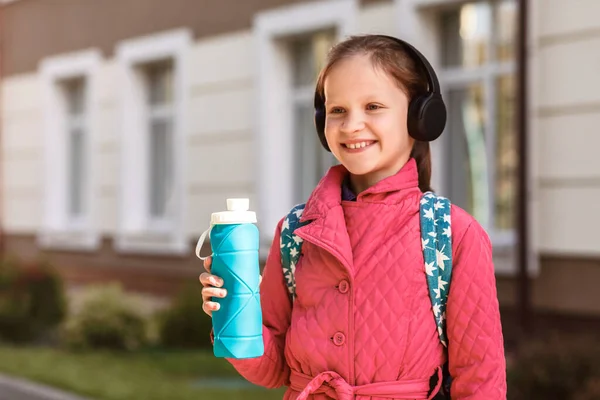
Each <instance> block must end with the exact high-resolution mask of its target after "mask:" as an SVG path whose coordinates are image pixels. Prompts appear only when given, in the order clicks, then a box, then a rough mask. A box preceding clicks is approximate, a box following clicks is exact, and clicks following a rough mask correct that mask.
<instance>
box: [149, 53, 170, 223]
mask: <svg viewBox="0 0 600 400" xmlns="http://www.w3.org/2000/svg"><path fill="white" fill-rule="evenodd" d="M143 70H144V77H145V88H146V91H147V95H146V99H147V103H146V107H147V108H146V115H147V117H148V127H149V129H148V135H149V138H148V144H149V149H148V153H149V155H150V157H149V159H148V165H147V168H148V175H149V188H148V189H149V190H148V202H149V204H150V218H151V220H152V221H153V222H155V223H157V224H160V223H161V221H162V222H163V223H164V222H165V221H168V220H169V215H170V214H171V212H170V210H169V197H170V194H171V191H172V189H173V188H172V183H173V168H172V165H173V146H172V143H173V66H172V61H171V60H168V61H163V62H159V63H155V64H150V65H147V66H144V67H143Z"/></svg>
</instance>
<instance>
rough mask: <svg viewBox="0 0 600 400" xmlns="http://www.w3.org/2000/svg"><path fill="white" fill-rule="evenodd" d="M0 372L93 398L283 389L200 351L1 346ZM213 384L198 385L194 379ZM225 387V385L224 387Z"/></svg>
mask: <svg viewBox="0 0 600 400" xmlns="http://www.w3.org/2000/svg"><path fill="white" fill-rule="evenodd" d="M0 372H2V373H5V374H7V375H13V376H19V377H22V378H26V379H29V380H32V381H35V382H39V383H44V384H47V385H50V386H54V387H56V388H61V389H63V390H67V391H71V392H73V393H76V394H79V395H82V396H88V397H90V398H92V399H95V400H131V399H144V400H165V399H169V400H199V399H207V400H208V399H219V400H242V399H243V400H253V399H257V400H258V399H260V400H275V399H278V400H279V399H281V398H282V397H283V389H277V390H266V389H262V388H258V387H255V386H251V385H249V384H247V383H245V382H244V381H243V380H242V378H240V377H239V375H238V373H237V372H236V371H235V370H234V369H233V367H232V366H231V365H230V364H229V363H228V362H227V361H225V360H222V359H217V358H215V357H214V356H213V355H212V353H209V352H206V351H204V352H202V351H179V352H175V351H164V350H152V351H150V350H148V351H143V352H136V353H126V354H122V353H112V352H102V351H87V352H68V351H64V350H59V349H51V348H33V347H15V346H8V345H1V346H0ZM200 382H204V383H207V382H208V383H215V384H216V387H215V386H213V385H210V386H203V387H199V386H198V385H199V383H200ZM223 386H228V387H223Z"/></svg>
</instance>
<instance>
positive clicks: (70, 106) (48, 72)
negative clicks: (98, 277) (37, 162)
mask: <svg viewBox="0 0 600 400" xmlns="http://www.w3.org/2000/svg"><path fill="white" fill-rule="evenodd" d="M99 63H100V55H99V52H97V51H93V50H90V51H84V52H78V53H73V54H69V55H64V56H56V57H52V58H48V59H45V60H43V62H42V64H41V73H40V75H41V82H42V86H43V94H44V96H43V107H44V162H45V164H44V174H45V176H44V183H45V187H44V197H43V206H44V220H43V224H42V225H43V227H42V230H41V232H40V242H41V245H42V246H46V247H53V248H61V249H73V250H83V249H85V250H93V249H95V248H96V246H97V245H98V238H99V236H98V233H97V230H96V226H95V223H94V222H95V221H94V215H95V214H94V213H95V209H94V204H95V202H94V196H93V195H92V193H93V188H94V182H95V179H94V173H93V172H94V171H93V170H92V166H93V165H94V163H93V152H92V151H91V148H90V146H91V144H92V143H93V137H94V129H95V126H96V124H95V123H94V121H95V116H96V108H97V106H96V104H97V101H96V92H97V89H96V79H97V76H96V75H97V73H96V71H97V68H98V65H99Z"/></svg>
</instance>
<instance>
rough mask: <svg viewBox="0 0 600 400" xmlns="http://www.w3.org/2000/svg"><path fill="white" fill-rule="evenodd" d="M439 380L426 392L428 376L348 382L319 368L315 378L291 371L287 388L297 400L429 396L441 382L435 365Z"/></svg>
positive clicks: (433, 394) (436, 389)
mask: <svg viewBox="0 0 600 400" xmlns="http://www.w3.org/2000/svg"><path fill="white" fill-rule="evenodd" d="M437 373H438V383H437V385H436V387H435V389H434V390H433V392H432V393H431V395H430V394H429V390H430V387H429V378H427V379H413V380H401V381H392V382H379V383H369V384H367V385H362V386H350V384H348V382H346V381H345V380H344V378H342V377H341V376H340V375H339V374H338V373H337V372H333V371H326V372H321V373H320V374H318V375H317V376H315V377H314V378H313V377H311V376H308V375H304V374H302V373H300V372H297V371H292V372H291V376H290V388H291V389H292V390H295V391H297V392H300V394H299V395H298V397H297V398H296V400H306V399H307V398H308V396H309V395H311V394H326V395H327V396H329V397H331V398H334V399H337V400H354V398H355V396H372V397H383V398H389V399H423V400H424V399H427V400H430V399H432V398H433V397H434V396H435V395H436V394H437V392H438V391H439V390H440V387H441V384H442V369H441V368H439V367H438V369H437Z"/></svg>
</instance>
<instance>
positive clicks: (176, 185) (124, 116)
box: [115, 29, 192, 255]
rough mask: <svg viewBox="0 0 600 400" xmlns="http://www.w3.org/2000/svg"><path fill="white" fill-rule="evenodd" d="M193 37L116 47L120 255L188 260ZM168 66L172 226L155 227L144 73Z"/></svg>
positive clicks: (165, 36)
mask: <svg viewBox="0 0 600 400" xmlns="http://www.w3.org/2000/svg"><path fill="white" fill-rule="evenodd" d="M191 44H192V34H191V32H190V31H189V30H188V29H176V30H173V31H168V32H164V33H160V34H156V35H151V36H145V37H141V38H133V39H128V40H125V41H122V42H120V43H119V44H118V46H117V52H116V59H117V63H118V66H119V72H120V78H121V87H122V90H120V97H121V98H120V109H121V126H120V128H121V149H120V150H121V157H120V161H121V168H120V174H121V176H120V185H119V199H118V201H119V207H118V208H119V224H118V232H117V237H116V241H115V247H116V249H117V251H119V252H121V253H141V254H170V255H185V254H187V252H188V250H189V248H188V247H189V246H188V243H187V240H186V237H185V216H186V197H185V182H186V174H185V172H186V171H185V165H186V151H185V137H186V134H187V123H188V121H187V112H188V110H187V105H188V95H187V92H188V88H189V82H190V80H189V79H190V78H189V71H188V57H189V52H190V48H191ZM164 60H170V61H171V62H172V63H173V103H172V107H173V116H174V118H173V127H172V135H173V137H172V149H171V150H172V152H173V154H172V160H173V165H172V168H173V169H172V177H173V181H172V187H173V192H172V193H173V194H172V198H171V200H170V202H172V205H171V207H172V210H173V215H172V219H171V220H170V221H168V222H165V221H158V222H157V221H153V219H152V218H151V217H150V210H149V205H150V201H149V197H150V196H149V182H148V181H149V168H148V165H149V157H150V155H149V138H150V135H149V134H150V131H149V128H148V125H147V122H148V121H149V120H150V116H149V115H148V114H147V110H146V108H147V104H146V97H145V95H146V91H145V90H146V82H145V77H144V76H143V74H144V72H143V71H142V69H141V68H143V67H144V66H147V65H149V64H152V63H154V62H160V61H164Z"/></svg>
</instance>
